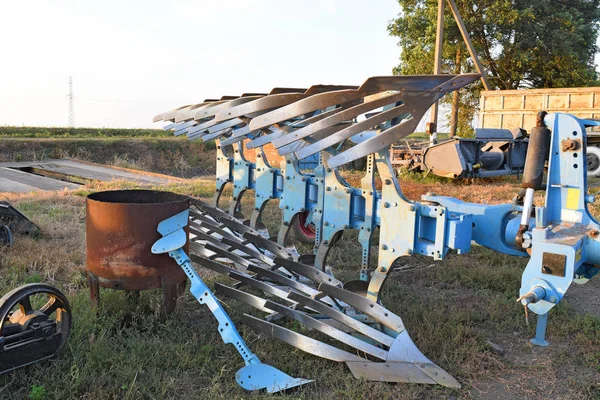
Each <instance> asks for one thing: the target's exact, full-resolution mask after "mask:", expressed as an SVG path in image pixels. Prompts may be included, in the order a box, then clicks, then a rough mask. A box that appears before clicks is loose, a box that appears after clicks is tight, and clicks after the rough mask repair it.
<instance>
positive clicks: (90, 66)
mask: <svg viewBox="0 0 600 400" xmlns="http://www.w3.org/2000/svg"><path fill="white" fill-rule="evenodd" d="M399 11H400V7H399V6H398V3H397V2H396V1H395V0H370V1H366V0H363V1H360V0H303V1H291V0H289V1H288V0H279V1H277V0H261V1H259V0H256V1H252V0H246V1H236V0H218V1H216V0H210V1H202V0H197V1H193V0H147V1H141V0H138V1H129V0H121V1H117V0H102V1H91V0H86V1H83V0H82V1H75V0H28V1H7V0H5V1H2V3H1V4H0V14H1V15H2V16H3V18H2V23H1V24H0V35H1V37H2V52H3V56H4V57H3V60H2V62H1V63H0V76H1V79H0V109H1V110H2V111H1V112H0V125H37V126H65V125H67V116H68V114H67V110H68V109H67V105H68V103H67V98H66V94H67V91H68V78H69V76H70V75H72V76H73V81H74V94H75V122H76V125H77V126H90V127H151V126H155V127H158V126H157V125H153V124H152V117H153V116H154V115H155V114H158V113H160V112H162V111H165V110H167V109H170V108H175V107H177V106H179V105H183V104H185V103H194V102H199V101H201V100H202V99H204V98H209V97H219V96H221V95H225V94H227V95H236V94H241V93H242V92H265V91H268V90H270V89H271V88H272V87H275V86H288V87H306V86H309V85H311V84H318V83H325V84H355V85H358V84H360V83H361V82H362V81H364V80H365V79H366V78H367V77H369V76H374V75H390V74H391V71H392V68H393V67H394V66H395V65H396V64H397V61H398V55H399V53H400V49H399V48H398V47H397V46H396V40H395V39H394V38H391V37H389V36H388V34H387V32H386V26H387V23H388V21H389V20H391V19H393V18H394V17H395V16H396V15H397V14H398V13H399Z"/></svg>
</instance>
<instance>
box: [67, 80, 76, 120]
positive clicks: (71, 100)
mask: <svg viewBox="0 0 600 400" xmlns="http://www.w3.org/2000/svg"><path fill="white" fill-rule="evenodd" d="M67 99H69V128H75V105H74V100H75V97H74V96H73V77H72V76H70V77H69V94H68V95H67Z"/></svg>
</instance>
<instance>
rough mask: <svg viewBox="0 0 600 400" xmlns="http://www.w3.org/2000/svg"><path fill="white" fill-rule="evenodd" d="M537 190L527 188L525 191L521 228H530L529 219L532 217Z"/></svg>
mask: <svg viewBox="0 0 600 400" xmlns="http://www.w3.org/2000/svg"><path fill="white" fill-rule="evenodd" d="M534 192H535V190H534V189H532V188H527V189H526V190H525V199H524V200H523V213H522V214H521V226H527V227H528V226H529V219H530V216H531V209H532V206H533V194H534Z"/></svg>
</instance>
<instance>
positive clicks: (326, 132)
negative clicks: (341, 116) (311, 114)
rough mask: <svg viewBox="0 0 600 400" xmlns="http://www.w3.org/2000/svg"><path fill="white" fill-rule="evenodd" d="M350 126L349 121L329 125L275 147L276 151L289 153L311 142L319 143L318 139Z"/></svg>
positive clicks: (282, 153)
mask: <svg viewBox="0 0 600 400" xmlns="http://www.w3.org/2000/svg"><path fill="white" fill-rule="evenodd" d="M350 126H352V123H351V122H343V123H340V124H337V125H334V126H330V127H329V128H325V129H323V130H322V131H319V132H317V133H315V134H314V135H313V136H310V137H307V138H304V139H302V140H298V141H296V142H292V143H290V144H287V145H285V146H281V147H280V148H278V149H277V152H278V153H279V154H280V155H282V156H283V155H286V154H289V153H294V152H297V151H299V150H300V149H303V148H305V147H307V146H310V145H312V144H313V143H319V141H320V140H322V139H325V138H327V137H328V136H329V135H333V134H335V133H336V132H339V131H341V130H343V129H346V128H348V127H350ZM286 136H287V135H286ZM283 137H285V136H283ZM299 159H300V160H301V158H299Z"/></svg>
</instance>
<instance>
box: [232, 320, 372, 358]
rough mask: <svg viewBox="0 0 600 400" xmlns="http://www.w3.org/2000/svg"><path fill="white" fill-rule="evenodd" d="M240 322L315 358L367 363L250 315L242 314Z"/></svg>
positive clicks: (350, 354) (342, 351) (335, 348)
mask: <svg viewBox="0 0 600 400" xmlns="http://www.w3.org/2000/svg"><path fill="white" fill-rule="evenodd" d="M242 322H243V323H244V324H246V325H248V326H249V327H251V328H252V329H254V330H256V331H259V332H262V333H264V334H266V335H269V336H271V337H274V338H276V339H279V340H281V341H282V342H285V343H287V344H289V345H291V346H294V347H296V348H298V349H300V350H303V351H305V352H307V353H310V354H312V355H315V356H317V357H321V358H326V359H328V360H332V361H338V362H348V361H350V362H352V361H354V362H364V361H368V360H366V359H365V358H362V357H359V356H357V355H354V354H352V353H349V352H347V351H344V350H340V349H338V348H337V347H333V346H331V345H328V344H326V343H323V342H319V341H318V340H315V339H312V338H310V337H308V336H304V335H301V334H299V333H296V332H294V331H291V330H289V329H286V328H283V327H281V326H279V325H275V324H272V323H270V322H267V321H263V320H262V319H260V318H256V317H253V316H252V315H248V314H244V315H243V317H242Z"/></svg>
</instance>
